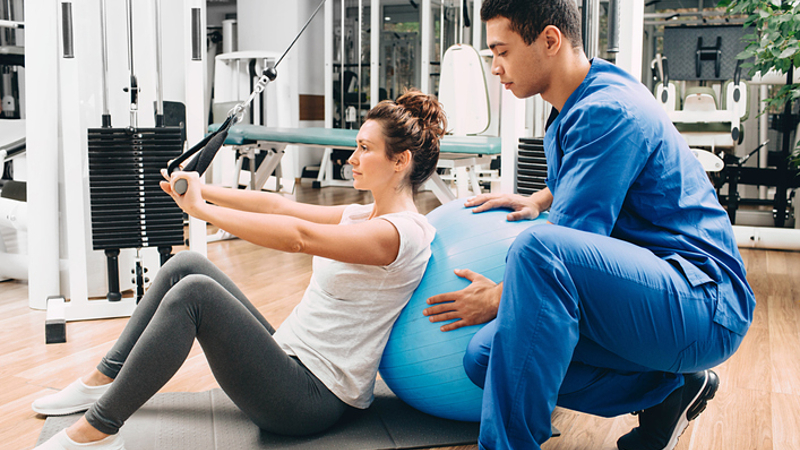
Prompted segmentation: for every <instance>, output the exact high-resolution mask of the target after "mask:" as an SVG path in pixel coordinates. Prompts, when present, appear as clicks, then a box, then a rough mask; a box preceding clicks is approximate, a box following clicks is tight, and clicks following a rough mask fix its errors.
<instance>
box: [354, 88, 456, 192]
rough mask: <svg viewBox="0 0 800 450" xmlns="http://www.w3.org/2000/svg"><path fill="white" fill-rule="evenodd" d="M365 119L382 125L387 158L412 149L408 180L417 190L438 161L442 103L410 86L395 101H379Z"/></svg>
mask: <svg viewBox="0 0 800 450" xmlns="http://www.w3.org/2000/svg"><path fill="white" fill-rule="evenodd" d="M364 120H365V121H366V120H374V121H376V122H378V123H379V124H380V125H381V128H382V129H383V137H384V139H385V140H386V157H387V158H389V159H393V157H394V156H395V155H398V154H400V153H403V152H404V151H406V150H409V151H411V175H410V176H409V182H410V184H411V189H412V191H413V192H414V193H416V192H417V191H418V190H419V188H420V186H422V184H423V183H425V181H427V180H428V178H430V176H431V175H433V171H434V170H436V164H437V163H438V162H439V140H440V139H441V138H442V136H443V135H444V133H445V130H446V129H447V118H446V117H445V114H444V109H443V108H442V105H441V104H440V103H439V102H438V101H437V100H436V98H434V97H433V96H431V95H427V94H423V93H422V92H420V91H418V90H413V89H412V90H407V91H405V92H404V93H403V95H401V96H400V97H399V98H398V99H397V100H395V101H391V100H384V101H382V102H380V103H378V104H377V105H375V107H374V108H372V109H371V110H369V112H368V113H367V116H366V117H365V118H364Z"/></svg>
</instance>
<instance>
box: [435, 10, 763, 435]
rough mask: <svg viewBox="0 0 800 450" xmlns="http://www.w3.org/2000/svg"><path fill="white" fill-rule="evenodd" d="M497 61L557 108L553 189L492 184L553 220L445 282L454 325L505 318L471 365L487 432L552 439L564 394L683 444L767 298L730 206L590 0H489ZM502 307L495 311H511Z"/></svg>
mask: <svg viewBox="0 0 800 450" xmlns="http://www.w3.org/2000/svg"><path fill="white" fill-rule="evenodd" d="M481 16H482V19H483V20H484V21H486V35H487V43H488V45H489V47H490V48H491V50H492V52H493V55H494V60H493V63H492V72H493V74H494V75H497V76H499V77H500V81H501V82H502V84H503V85H504V87H505V88H506V89H510V90H511V91H512V92H513V93H514V95H515V96H517V97H519V98H525V97H530V96H533V95H536V94H541V96H542V98H543V99H544V100H546V101H547V102H549V103H550V104H552V105H553V107H554V108H555V109H556V110H557V111H558V113H559V114H558V117H556V118H555V119H554V120H553V122H552V123H551V124H550V126H549V128H548V131H547V133H546V136H545V140H544V143H545V151H546V154H547V162H548V181H547V186H548V187H547V189H544V190H542V191H539V192H537V193H535V194H533V195H531V196H530V197H522V196H519V195H491V194H489V195H480V196H478V197H476V198H474V199H472V200H470V201H468V202H467V206H475V212H481V211H485V210H488V209H493V208H509V209H512V210H513V212H511V213H510V214H509V217H508V218H509V220H519V219H532V218H535V217H536V216H537V215H539V213H540V212H542V211H545V210H547V209H549V211H550V215H549V221H550V222H551V223H552V225H546V226H537V227H531V228H530V229H528V230H527V231H526V232H523V233H522V234H521V235H520V236H519V237H518V238H517V240H516V241H515V242H514V244H513V245H512V247H511V249H510V251H509V253H508V257H507V266H506V272H505V277H504V280H503V283H501V284H499V285H494V284H493V283H491V282H490V281H489V280H487V279H486V278H484V277H482V276H480V275H479V274H476V273H474V272H471V271H469V270H463V271H457V274H458V275H459V276H462V277H465V278H468V279H469V280H471V281H472V284H471V285H470V286H469V287H468V288H466V289H464V290H463V291H458V292H454V293H448V294H442V295H440V296H436V297H432V298H431V299H429V303H431V304H432V305H433V306H431V307H430V308H428V309H427V310H426V312H425V314H426V315H428V316H430V320H431V321H433V322H439V321H449V320H452V319H458V320H456V321H455V322H452V323H448V324H446V325H444V326H442V331H449V330H451V329H455V328H458V327H461V326H466V325H473V324H477V323H484V322H489V323H488V325H487V326H485V327H484V328H483V329H482V330H481V331H480V332H478V333H477V334H476V335H475V337H474V338H473V340H472V342H471V343H470V347H469V349H468V351H467V355H466V357H465V368H466V370H467V373H468V374H469V376H470V378H471V379H472V380H473V381H474V382H475V383H476V384H477V385H479V386H481V387H483V388H484V396H483V410H482V417H481V432H480V439H479V443H480V447H481V448H485V449H507V448H513V449H538V448H539V446H540V445H541V444H542V443H543V442H545V441H546V440H547V439H548V438H549V437H550V416H551V413H552V411H553V409H554V408H555V406H556V405H559V406H562V407H565V408H569V409H573V410H577V411H582V412H586V413H590V414H596V415H600V416H605V417H611V416H617V415H621V414H626V413H630V412H638V418H639V426H638V427H636V428H634V429H633V430H632V431H631V432H629V433H628V434H626V435H624V436H622V437H621V438H620V439H619V440H618V442H617V445H618V447H619V449H621V450H653V449H659V450H660V449H672V448H674V447H675V445H676V444H677V440H678V437H679V436H680V434H681V433H682V432H683V431H684V430H685V429H686V427H687V426H688V424H689V421H690V420H693V419H694V418H695V417H697V415H699V414H700V412H702V411H703V410H704V409H705V406H706V403H707V402H708V400H710V399H711V398H713V397H714V394H715V393H716V391H717V387H718V385H719V379H718V378H717V375H716V374H715V373H714V372H712V371H710V370H708V369H710V368H712V367H714V366H716V365H718V364H720V363H722V362H723V361H725V360H726V359H727V358H728V357H730V356H731V355H732V354H733V353H734V351H736V349H737V348H738V347H739V344H740V343H741V341H742V338H743V337H744V334H745V333H746V332H747V329H748V327H749V325H750V322H751V320H752V315H753V308H754V307H755V299H754V297H753V292H752V290H751V289H750V287H749V285H748V283H747V280H746V279H745V269H744V265H743V263H742V260H741V256H740V255H739V251H738V249H737V247H736V242H735V239H734V236H733V230H732V228H731V224H730V221H729V219H728V216H727V214H726V212H725V211H724V210H723V209H722V207H721V206H720V204H719V202H718V200H717V198H716V194H715V192H714V189H713V187H712V186H711V183H710V182H709V180H708V178H707V176H706V174H705V173H704V172H703V169H702V167H701V166H700V163H699V162H698V161H697V160H696V159H695V157H694V156H693V154H692V153H691V152H690V150H689V148H688V146H687V144H686V142H685V141H684V139H683V138H682V137H681V136H680V135H679V134H678V132H677V130H676V129H675V127H674V126H673V125H672V123H670V121H669V119H668V117H667V116H666V114H665V113H664V112H663V111H662V110H661V108H660V106H659V105H658V104H657V102H656V101H655V99H654V98H653V97H652V95H651V94H650V93H649V92H648V91H647V89H646V88H645V87H644V86H643V85H642V84H641V83H639V82H638V81H636V80H635V79H634V78H632V77H631V76H629V75H628V74H627V73H626V72H624V71H623V70H620V69H618V68H617V67H616V66H614V65H612V64H609V63H608V62H605V61H603V60H600V59H593V60H591V61H590V60H587V58H586V56H585V54H584V52H583V49H582V47H581V39H580V18H579V15H578V10H577V8H576V6H575V2H574V0H484V3H483V7H482V10H481ZM495 317H496V318H495Z"/></svg>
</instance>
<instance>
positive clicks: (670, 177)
mask: <svg viewBox="0 0 800 450" xmlns="http://www.w3.org/2000/svg"><path fill="white" fill-rule="evenodd" d="M591 63H592V66H591V69H590V70H589V74H588V75H587V76H586V79H584V80H583V83H581V85H580V87H578V89H576V90H575V92H573V93H572V95H570V97H569V99H568V100H567V102H566V103H565V104H564V107H563V108H562V110H561V111H560V112H559V115H558V117H557V118H556V119H555V120H554V121H553V123H552V124H551V126H550V128H549V129H548V131H547V134H546V135H545V139H544V146H545V152H546V155H547V163H548V170H547V171H548V180H547V186H548V187H549V188H550V190H551V191H552V193H553V203H552V205H551V207H550V216H549V220H550V221H551V222H552V223H554V224H557V225H561V226H565V227H569V228H573V229H578V230H583V231H589V232H592V233H597V234H602V235H605V236H611V237H614V238H617V239H622V240H625V241H628V242H631V243H633V244H636V245H638V246H640V247H644V248H647V249H649V250H651V251H652V252H653V253H654V254H655V255H656V256H658V257H660V258H663V259H665V260H667V261H668V262H670V263H671V264H672V265H673V266H675V267H677V268H678V269H679V270H680V271H681V272H682V273H683V274H684V275H685V277H686V279H687V280H688V282H689V283H690V284H691V285H692V286H698V285H701V284H704V283H708V282H711V281H713V282H715V283H717V285H718V286H719V292H720V295H719V299H718V305H717V311H716V313H715V317H714V321H715V322H717V323H719V324H720V325H722V326H724V327H726V328H728V329H730V330H731V331H734V332H736V333H739V334H744V333H745V332H746V331H747V328H748V327H749V324H750V322H751V321H752V318H753V308H754V307H755V297H754V296H753V291H752V290H751V289H750V286H749V284H748V283H747V280H746V278H745V269H744V264H743V262H742V259H741V255H740V254H739V250H738V248H737V246H736V240H735V238H734V235H733V228H732V227H731V223H730V220H729V218H728V215H727V213H726V212H725V210H724V209H723V208H722V206H721V205H720V204H719V201H718V199H717V196H716V193H715V191H714V187H713V186H712V185H711V182H710V181H709V179H708V176H707V175H706V173H705V172H704V171H703V168H702V166H701V165H700V162H699V161H698V160H697V158H695V156H694V154H692V152H691V151H690V150H689V146H688V145H687V144H686V141H685V140H684V139H683V137H682V136H681V135H680V134H679V133H678V130H677V129H676V128H675V126H674V125H673V124H672V122H671V121H670V120H669V117H668V116H667V114H666V113H665V112H664V110H663V109H662V108H661V106H660V105H659V104H658V103H657V102H656V100H655V99H654V98H653V96H652V95H651V94H650V92H649V91H648V90H647V89H646V88H645V87H644V85H642V84H641V83H639V82H638V81H637V80H635V79H634V78H633V77H631V76H630V75H629V74H628V73H627V72H625V71H623V70H622V69H619V68H618V67H616V66H615V65H613V64H610V63H608V62H606V61H603V60H601V59H598V58H595V59H593V60H592V61H591ZM731 294H732V295H731Z"/></svg>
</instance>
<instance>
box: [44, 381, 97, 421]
mask: <svg viewBox="0 0 800 450" xmlns="http://www.w3.org/2000/svg"><path fill="white" fill-rule="evenodd" d="M109 386H111V383H108V384H106V385H103V386H87V385H85V384H83V381H81V380H80V378H79V379H77V380H75V381H74V382H73V383H72V384H70V385H69V386H67V387H65V388H64V389H63V390H62V391H61V392H56V393H55V394H50V395H47V396H44V397H42V398H40V399H37V400H34V401H33V404H32V405H31V408H33V410H34V411H35V412H37V413H39V414H42V415H45V416H65V415H67V414H72V413H76V412H81V411H86V410H87V409H89V407H91V406H92V405H93V404H94V402H96V401H97V399H99V398H100V397H101V396H102V395H103V394H105V393H106V391H107V390H108V388H109Z"/></svg>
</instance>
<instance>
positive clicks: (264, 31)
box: [237, 0, 324, 178]
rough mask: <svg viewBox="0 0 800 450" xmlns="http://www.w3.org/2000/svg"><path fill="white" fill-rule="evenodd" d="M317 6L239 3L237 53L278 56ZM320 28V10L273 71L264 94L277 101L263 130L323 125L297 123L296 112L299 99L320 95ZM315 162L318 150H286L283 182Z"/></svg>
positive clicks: (306, 0)
mask: <svg viewBox="0 0 800 450" xmlns="http://www.w3.org/2000/svg"><path fill="white" fill-rule="evenodd" d="M319 2H320V0H296V1H289V2H287V1H285V0H239V1H238V2H237V9H238V10H237V20H238V34H239V42H238V44H239V50H240V51H247V50H263V51H273V52H277V53H279V54H283V52H284V51H285V50H286V48H287V47H288V46H289V44H290V43H291V42H292V40H293V39H294V37H295V36H296V35H297V33H298V32H299V31H300V29H301V28H302V27H303V25H304V24H305V23H306V21H307V20H308V18H309V17H311V14H312V13H313V12H314V10H315V9H316V7H317V6H318V5H319ZM323 25H324V11H323V9H321V10H320V12H319V13H318V14H317V16H316V17H315V18H314V20H313V21H312V22H311V24H310V25H309V27H308V29H306V31H305V33H303V35H302V36H301V37H300V39H299V40H298V41H297V42H296V43H295V45H294V47H292V49H291V50H290V51H289V53H288V54H287V55H286V57H285V58H284V60H283V61H282V62H281V64H280V66H278V78H277V79H276V81H275V82H274V83H271V84H270V86H268V88H267V95H273V96H276V97H277V113H276V114H275V113H273V114H268V117H267V125H269V126H280V127H292V128H298V127H310V126H315V127H319V126H324V122H323V121H313V122H311V121H303V122H301V121H300V120H299V107H298V102H299V100H298V98H299V94H309V95H323V94H324V54H323V49H324V35H323ZM274 116H277V117H274ZM321 157H322V150H318V149H308V148H304V149H301V150H298V149H296V148H293V146H290V147H288V148H287V152H286V156H284V158H283V161H282V166H283V175H284V177H286V178H298V177H300V175H301V171H302V168H303V167H304V166H307V165H316V164H318V163H319V161H320V158H321Z"/></svg>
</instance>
